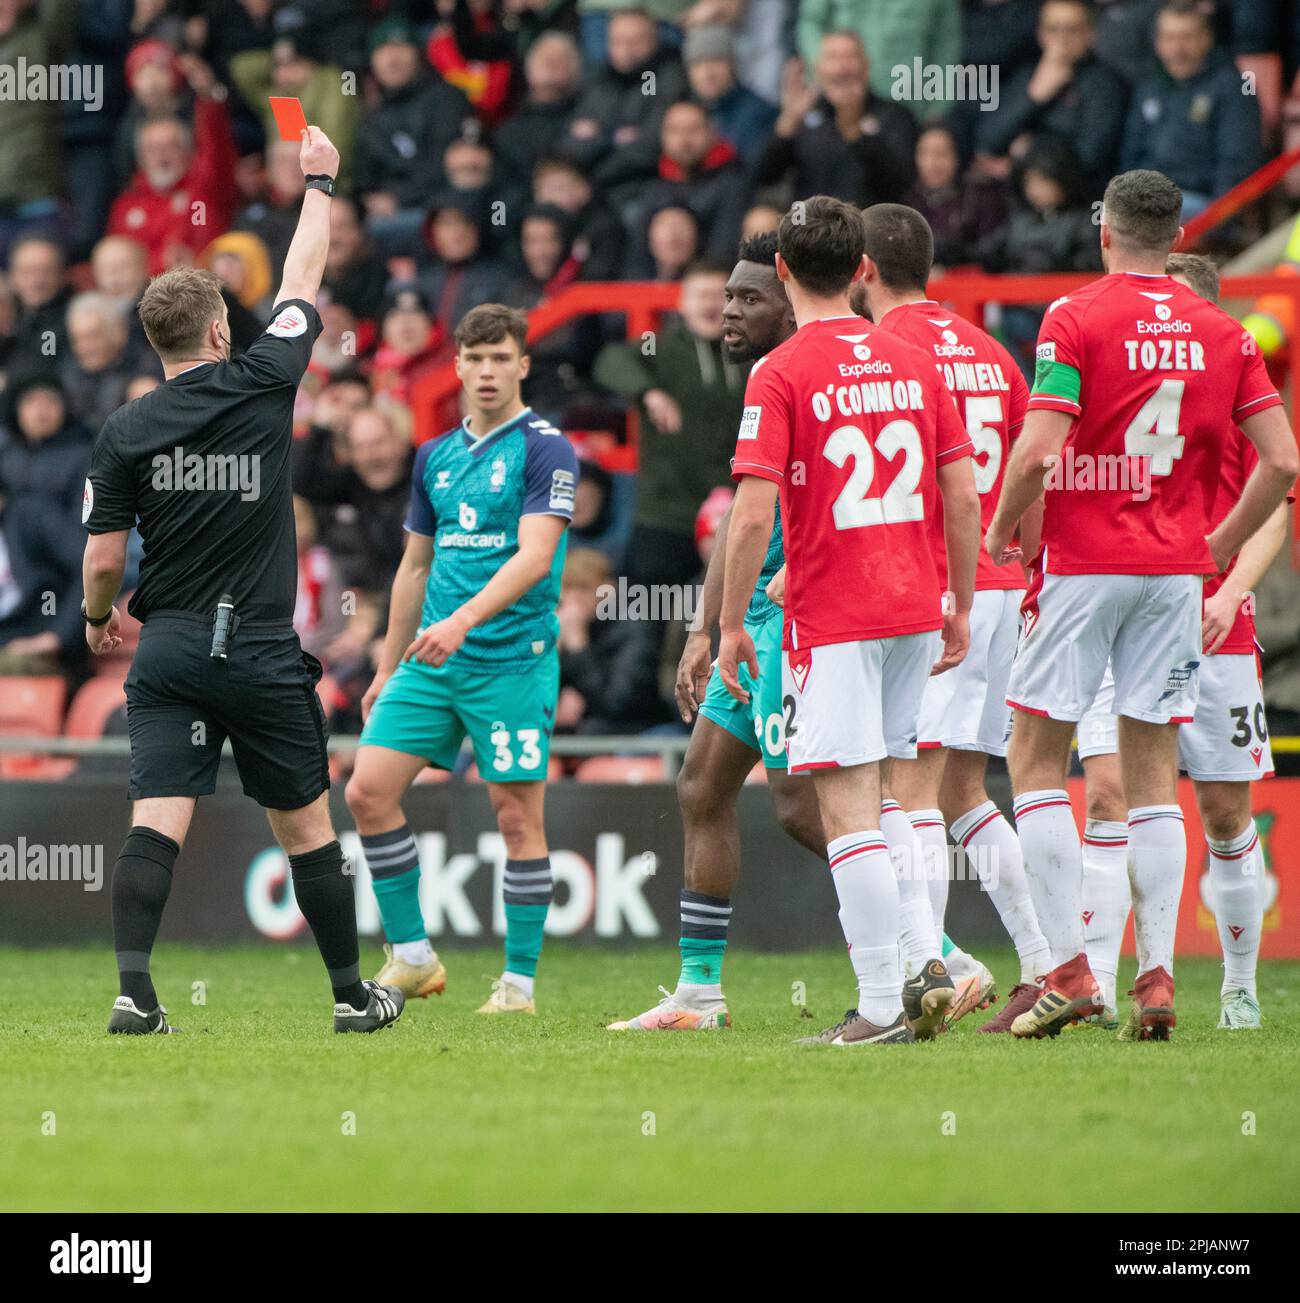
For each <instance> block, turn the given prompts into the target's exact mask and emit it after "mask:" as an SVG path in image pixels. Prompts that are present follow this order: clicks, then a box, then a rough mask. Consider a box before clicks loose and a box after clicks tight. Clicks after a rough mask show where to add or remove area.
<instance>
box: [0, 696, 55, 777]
mask: <svg viewBox="0 0 1300 1303" xmlns="http://www.w3.org/2000/svg"><path fill="white" fill-rule="evenodd" d="M3 684H4V690H3V691H2V692H0V736H4V737H57V736H58V733H59V727H60V725H61V724H62V722H63V706H64V702H65V701H66V700H67V695H68V689H67V684H66V683H65V682H64V681H63V679H62V678H60V677H59V676H58V675H57V674H49V675H39V676H33V677H19V676H16V677H14V678H6V679H4V680H3ZM47 759H48V758H47V757H43V756H40V755H36V754H32V753H28V752H23V753H15V754H9V753H7V752H6V753H0V778H48V777H53V776H56V775H54V774H53V773H52V772H50V770H49V766H48V764H47V763H45V762H46V760H47ZM61 768H66V766H63V767H61ZM57 776H58V777H62V774H58V775H57Z"/></svg>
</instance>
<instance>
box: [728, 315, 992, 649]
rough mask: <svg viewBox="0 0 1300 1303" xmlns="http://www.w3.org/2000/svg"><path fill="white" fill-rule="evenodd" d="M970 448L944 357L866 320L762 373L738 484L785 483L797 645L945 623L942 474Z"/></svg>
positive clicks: (782, 349)
mask: <svg viewBox="0 0 1300 1303" xmlns="http://www.w3.org/2000/svg"><path fill="white" fill-rule="evenodd" d="M971 451H972V448H971V442H970V439H969V438H967V436H966V431H965V430H964V429H963V428H962V425H961V420H960V418H959V417H958V415H957V408H956V406H955V405H954V404H953V401H952V398H951V397H950V395H949V394H948V392H947V390H945V389H944V387H943V383H942V381H941V380H940V378H939V374H938V372H937V371H936V370H935V367H934V359H933V358H932V357H929V356H927V355H926V354H925V353H923V352H922V351H921V350H920V349H919V348H917V347H916V346H915V345H913V344H909V343H908V342H907V341H906V340H904V339H900V338H899V337H898V336H897V335H891V334H890V333H889V332H888V331H885V330H880V329H878V328H877V327H875V326H872V325H871V323H870V322H867V321H864V320H863V319H862V318H861V317H832V318H828V319H826V320H823V321H811V322H808V323H807V324H806V325H804V326H801V327H800V328H799V329H798V330H797V331H795V333H794V334H793V335H792V336H791V337H790V338H789V339H787V340H786V341H785V342H784V343H783V344H781V345H779V346H778V347H777V348H775V349H773V350H772V352H770V353H768V354H767V355H766V357H763V358H761V359H759V361H758V362H756V363H755V364H754V367H753V370H752V371H750V373H749V383H748V385H747V386H746V389H745V410H744V414H743V416H742V417H741V422H740V433H739V436H738V437H737V440H736V457H735V461H734V462H733V464H732V475H733V476H735V477H736V478H737V479H739V478H740V477H742V476H744V475H756V476H758V477H760V478H762V479H767V480H772V481H774V482H775V483H776V484H778V485H780V489H781V523H782V528H783V530H784V532H785V554H786V584H785V633H784V643H785V647H786V649H787V650H791V651H797V650H801V649H803V648H807V647H817V646H823V645H825V644H828V643H838V642H856V641H861V640H865V639H870V638H893V637H897V636H900V635H902V634H908V633H921V632H924V631H926V630H930V629H938V628H940V627H941V626H942V623H943V619H942V611H941V603H940V584H939V579H938V576H937V574H936V571H935V567H934V557H933V553H932V550H931V539H930V521H931V520H932V518H933V516H934V513H935V510H936V504H937V498H938V484H937V481H936V477H935V469H936V467H937V466H939V465H942V464H943V463H945V462H948V461H952V460H954V459H956V458H958V457H968V456H970V454H971Z"/></svg>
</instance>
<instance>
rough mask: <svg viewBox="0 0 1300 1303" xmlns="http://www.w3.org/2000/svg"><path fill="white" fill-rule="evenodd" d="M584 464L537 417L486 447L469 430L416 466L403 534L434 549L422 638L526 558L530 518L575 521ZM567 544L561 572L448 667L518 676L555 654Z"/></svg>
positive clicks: (436, 442) (498, 618) (439, 441)
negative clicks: (522, 537) (421, 538)
mask: <svg viewBox="0 0 1300 1303" xmlns="http://www.w3.org/2000/svg"><path fill="white" fill-rule="evenodd" d="M577 481H578V459H577V456H576V455H575V454H574V451H573V448H572V447H571V445H570V444H569V441H568V440H567V439H566V438H565V437H564V435H563V434H561V433H560V431H559V430H557V429H556V428H555V427H554V426H553V425H551V424H550V422H549V421H545V420H543V419H542V418H541V417H540V416H538V415H537V414H536V413H535V412H534V411H533V410H532V408H527V407H526V408H525V409H524V410H523V411H522V412H521V413H520V414H519V415H518V416H516V417H514V418H513V419H512V420H510V421H507V422H506V423H505V424H504V425H501V426H498V427H497V429H495V430H491V431H489V432H488V433H487V434H485V435H483V436H482V437H481V438H476V437H475V436H474V435H473V434H471V433H470V431H469V430H468V428H467V427H466V426H465V424H464V423H463V422H462V424H460V425H458V426H457V427H456V428H455V429H454V430H450V431H448V433H446V434H444V435H441V436H440V437H439V438H436V439H432V440H430V441H429V442H428V443H426V444H424V445H422V446H421V448H420V450H419V451H418V452H417V453H416V456H415V471H414V482H413V483H412V485H411V509H410V512H409V513H408V515H407V518H406V528H407V529H408V530H410V531H411V532H412V533H415V534H423V535H425V536H427V537H429V538H432V539H433V540H434V551H433V566H432V568H431V569H430V571H429V582H428V584H427V585H426V587H425V592H424V609H423V612H422V613H421V616H420V626H421V628H427V627H428V626H429V625H431V624H435V623H436V622H437V621H439V620H443V619H446V618H447V616H449V615H450V614H451V613H452V612H453V611H455V610H456V608H457V607H459V606H461V605H462V604H463V603H465V602H466V601H468V600H469V598H471V597H473V596H474V595H475V594H476V593H478V592H480V591H481V590H482V589H483V587H484V585H485V584H487V582H488V581H489V580H490V579H491V578H492V576H493V575H495V574H496V572H497V571H498V570H500V569H501V567H502V566H503V565H505V563H506V562H507V561H509V560H510V558H511V557H512V556H514V555H515V553H516V552H517V551H518V550H519V521H520V519H521V517H523V516H531V515H548V516H562V517H563V518H564V519H565V520H572V519H573V493H574V488H575V487H576V485H577ZM564 555H565V539H564V538H561V540H560V544H559V546H558V547H557V548H556V549H555V562H554V564H553V565H552V567H551V569H550V572H549V573H548V574H547V575H546V577H545V578H543V579H541V580H539V581H538V582H537V583H536V584H534V585H533V587H532V588H530V589H529V590H528V591H527V592H526V593H524V594H523V596H522V597H520V598H519V600H518V601H517V602H516V603H515V604H514V605H513V606H508V607H507V608H506V609H505V610H504V611H499V612H498V613H497V614H496V615H494V616H493V617H492V618H491V619H490V620H487V621H485V622H484V623H483V624H481V625H479V626H478V627H477V628H474V629H471V630H470V632H469V633H468V634H467V635H466V638H465V642H464V644H463V645H462V646H461V648H460V650H459V651H457V652H456V653H455V655H454V656H452V657H451V658H450V659H449V660H448V662H447V664H448V665H449V666H451V667H454V668H463V669H467V670H474V671H476V672H483V671H491V672H494V673H502V674H510V673H519V672H521V671H523V670H525V669H527V668H528V667H529V666H531V665H535V664H536V663H537V662H538V661H539V660H540V659H541V658H542V657H543V656H546V655H547V654H548V653H550V652H551V651H552V649H553V648H554V647H555V640H556V635H557V632H558V629H559V622H558V620H557V619H556V615H555V607H556V603H557V602H558V601H559V597H560V572H561V570H562V569H563V568H564Z"/></svg>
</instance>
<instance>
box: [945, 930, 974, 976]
mask: <svg viewBox="0 0 1300 1303" xmlns="http://www.w3.org/2000/svg"><path fill="white" fill-rule="evenodd" d="M948 940H949V941H950V942H951V943H952V949H951V950H949V951H948V953H947V954H946V955H944V957H943V966H944V967H945V968H946V969H947V970H948V973H949V975H950V976H952V977H974V976H975V974H976V973H978V972H979V971H980V962H979V960H978V959H976V958H975V956H974V955H968V954H967V953H966V951H964V950H963V949H962V948H961V946H959V945H958V944H957V943H956V942H955V941H953V939H952V937H949V938H948Z"/></svg>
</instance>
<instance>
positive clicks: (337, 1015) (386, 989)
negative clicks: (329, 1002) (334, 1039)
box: [334, 978, 406, 1032]
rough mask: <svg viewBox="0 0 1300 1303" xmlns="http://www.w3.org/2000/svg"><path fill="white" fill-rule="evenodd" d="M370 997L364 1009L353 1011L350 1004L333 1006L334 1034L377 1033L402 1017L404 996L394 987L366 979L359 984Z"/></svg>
mask: <svg viewBox="0 0 1300 1303" xmlns="http://www.w3.org/2000/svg"><path fill="white" fill-rule="evenodd" d="M361 985H362V986H364V987H365V988H366V994H367V995H368V996H369V997H370V998H369V999H368V1000H367V1001H366V1007H365V1008H364V1009H354V1008H353V1007H352V1006H351V1005H350V1004H336V1005H335V1006H334V1030H335V1031H336V1032H377V1031H380V1030H381V1029H382V1028H384V1027H389V1026H391V1025H392V1024H393V1023H395V1022H396V1021H397V1020H398V1019H399V1018H400V1017H401V1016H402V1007H403V1006H404V1005H405V1004H406V996H404V995H403V994H402V993H401V991H399V990H398V989H397V987H395V986H381V985H380V984H379V983H378V982H374V981H371V980H370V979H369V978H367V979H366V980H365V981H363V982H362V983H361Z"/></svg>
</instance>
